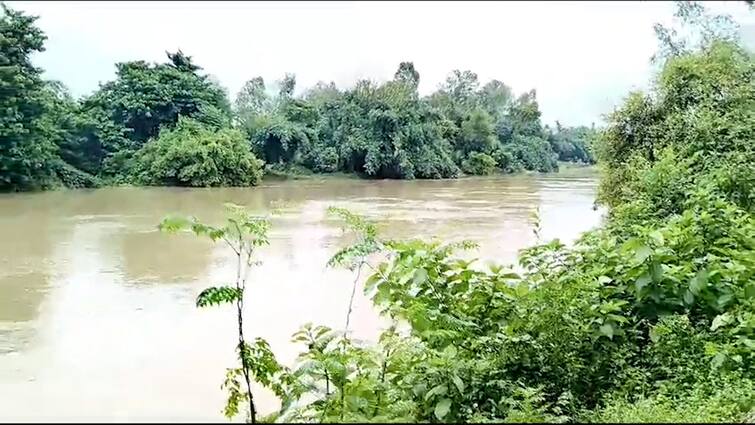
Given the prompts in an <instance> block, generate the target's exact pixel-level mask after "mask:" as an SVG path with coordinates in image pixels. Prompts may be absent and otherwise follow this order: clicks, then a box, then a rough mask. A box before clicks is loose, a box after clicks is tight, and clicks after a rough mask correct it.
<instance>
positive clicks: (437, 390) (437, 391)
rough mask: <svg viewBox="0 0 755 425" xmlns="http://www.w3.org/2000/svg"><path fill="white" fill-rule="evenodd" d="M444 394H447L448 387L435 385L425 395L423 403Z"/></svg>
mask: <svg viewBox="0 0 755 425" xmlns="http://www.w3.org/2000/svg"><path fill="white" fill-rule="evenodd" d="M446 393H448V386H446V385H445V384H440V385H436V386H434V387H433V388H432V389H431V390H430V391H428V392H427V393H426V394H425V401H427V400H430V399H431V398H433V397H434V396H436V395H444V394H446Z"/></svg>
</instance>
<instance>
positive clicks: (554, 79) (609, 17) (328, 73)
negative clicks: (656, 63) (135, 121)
mask: <svg viewBox="0 0 755 425" xmlns="http://www.w3.org/2000/svg"><path fill="white" fill-rule="evenodd" d="M8 5H10V6H11V7H13V8H16V9H22V10H25V11H27V12H29V13H31V14H34V15H39V16H40V19H39V20H38V21H37V23H38V25H39V26H40V27H41V28H42V30H43V31H44V32H45V33H46V34H47V36H48V37H49V38H48V41H47V43H46V48H47V50H46V51H45V52H44V53H41V54H39V55H38V56H36V57H35V63H36V64H37V65H38V66H41V67H43V68H44V69H45V70H46V71H47V73H46V76H47V77H48V78H52V79H57V80H60V81H62V82H63V83H64V84H65V85H66V86H67V87H68V88H69V89H70V90H71V92H72V93H73V94H74V95H76V96H80V95H84V94H88V93H91V92H92V91H93V90H95V89H96V88H97V86H98V84H99V83H100V82H105V81H108V80H110V79H112V78H113V77H114V74H115V67H114V63H115V62H120V61H128V60H138V59H142V60H147V61H159V62H163V61H164V60H165V59H166V58H165V51H166V50H171V51H174V50H176V49H177V48H181V49H182V50H183V51H184V53H186V54H188V55H191V56H193V58H194V61H195V63H197V64H199V65H200V66H202V67H203V68H204V70H205V71H206V72H207V73H209V74H212V75H214V76H216V77H217V78H218V79H219V80H220V82H221V83H222V84H223V85H224V86H225V87H226V88H227V89H228V90H229V93H230V94H231V96H233V95H235V93H236V92H237V91H238V90H239V88H240V87H241V85H242V84H243V83H244V82H245V81H246V80H248V79H250V78H253V77H255V76H257V75H261V76H262V77H263V78H264V79H265V82H267V83H272V82H274V81H275V80H277V79H279V78H281V77H282V76H283V74H284V73H285V72H293V73H295V74H296V77H297V93H298V92H301V91H302V90H304V89H305V88H306V87H309V86H312V85H313V84H315V83H316V82H317V81H318V80H323V81H326V82H327V81H331V80H332V81H335V82H336V84H337V85H338V86H339V87H347V86H350V85H351V84H353V83H354V82H355V81H356V80H357V79H359V78H370V79H374V80H378V81H384V80H386V79H390V78H392V76H393V73H394V72H395V70H396V68H397V67H398V64H399V62H401V61H404V60H409V61H413V62H414V65H415V67H416V69H417V70H418V71H419V73H420V86H419V90H420V92H421V93H422V94H427V93H430V92H432V91H434V90H435V89H436V88H437V86H438V84H439V83H440V82H441V81H443V80H444V79H445V77H446V75H447V74H448V73H449V72H450V71H451V70H453V69H456V68H458V69H470V70H472V71H474V72H476V73H477V74H478V76H479V78H480V81H481V82H482V83H484V82H486V81H488V80H490V79H494V78H495V79H499V80H501V81H503V82H504V83H506V84H508V85H509V86H511V87H512V88H513V90H514V92H515V93H516V94H519V93H521V92H524V91H526V90H529V89H531V88H535V89H536V90H537V96H538V101H539V103H540V107H541V110H542V111H543V121H544V122H545V123H552V122H553V121H555V120H556V119H558V120H560V121H561V122H562V123H565V124H569V125H577V124H586V125H589V124H590V123H591V122H593V121H595V122H596V123H598V122H600V116H601V114H603V113H605V112H608V111H609V110H610V109H611V108H612V107H613V105H615V104H616V103H617V102H619V101H620V100H621V98H622V97H623V96H624V95H625V94H626V92H627V91H628V90H629V89H630V88H633V87H634V88H644V87H646V86H647V83H648V81H649V77H650V75H651V66H650V64H649V58H650V56H651V55H652V54H653V53H654V52H655V50H656V46H657V43H656V40H655V36H654V33H653V29H652V26H653V23H655V22H669V20H670V19H671V16H672V13H673V10H674V6H673V4H672V3H670V2H583V3H577V2H552V3H551V2H500V3H494V2H477V3H476V2H437V3H434V2H414V3H412V2H387V3H379V2H374V3H373V2H290V3H282V2H270V3H265V2H253V3H252V2H249V3H244V2H152V1H151V2H8ZM707 6H709V7H711V8H712V9H714V10H717V11H725V12H727V13H730V14H732V15H733V16H735V18H737V20H738V21H739V22H740V23H743V24H744V26H743V27H744V30H745V31H746V32H747V34H746V35H747V36H748V37H749V36H752V30H753V26H752V25H751V24H752V19H751V18H752V13H751V12H748V10H747V7H746V5H744V3H743V2H741V1H740V2H724V3H716V4H708V5H707Z"/></svg>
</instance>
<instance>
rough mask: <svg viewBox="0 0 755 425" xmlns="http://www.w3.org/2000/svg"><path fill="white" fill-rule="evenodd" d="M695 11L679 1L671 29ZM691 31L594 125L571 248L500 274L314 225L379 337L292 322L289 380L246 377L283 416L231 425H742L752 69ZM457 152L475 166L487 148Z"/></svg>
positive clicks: (750, 278) (436, 250) (724, 43)
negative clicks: (594, 168) (331, 239)
mask: <svg viewBox="0 0 755 425" xmlns="http://www.w3.org/2000/svg"><path fill="white" fill-rule="evenodd" d="M704 13H705V11H704V9H702V8H701V7H700V6H699V5H697V4H695V3H681V4H680V6H679V12H678V16H679V17H680V18H682V20H683V21H685V22H688V23H689V22H694V21H695V19H698V20H699V19H700V18H701V17H704V15H703V14H704ZM703 29H704V30H707V31H709V32H707V33H706V32H703V35H708V37H703V38H702V40H701V41H700V42H699V43H698V44H695V45H691V46H689V47H687V48H677V49H676V50H666V55H665V57H663V58H662V59H660V63H661V67H660V69H659V73H658V78H657V79H656V80H655V83H654V85H653V86H652V88H651V89H650V90H649V91H648V92H646V93H642V92H636V93H631V94H630V95H629V96H628V97H627V98H626V100H625V102H624V103H623V105H621V106H620V107H619V108H617V109H616V110H615V111H614V112H613V113H612V114H611V115H610V116H609V118H608V125H607V128H606V129H605V130H604V131H603V132H601V134H600V137H599V138H598V140H597V142H596V147H597V149H596V151H597V153H598V157H599V161H600V162H599V163H600V164H601V170H602V174H603V178H602V179H601V183H600V188H599V199H598V201H599V202H600V203H602V204H604V205H605V206H607V207H608V215H607V217H606V221H605V223H604V224H603V225H602V226H601V227H600V228H598V229H595V230H592V231H589V232H587V233H585V234H583V235H582V236H581V237H580V238H579V239H578V240H577V241H576V242H575V244H574V245H572V246H565V245H564V244H562V243H561V242H560V241H558V240H553V241H549V242H544V243H540V244H538V245H536V246H533V247H530V248H527V249H524V250H522V251H521V252H520V255H519V258H518V265H519V266H520V269H519V271H517V272H515V271H514V270H513V268H512V267H510V266H503V265H489V266H486V267H475V264H474V261H468V260H463V259H460V258H458V257H457V256H456V253H457V252H458V251H459V250H468V249H473V248H474V247H475V245H474V243H472V242H460V243H444V242H442V241H422V240H388V239H384V238H382V237H381V236H380V231H379V229H378V228H377V227H376V225H375V224H373V223H371V222H370V221H368V220H366V219H365V218H363V217H361V216H359V215H357V214H354V213H352V212H350V211H347V210H343V209H339V208H331V209H330V210H329V212H330V213H331V214H332V215H334V216H335V217H336V218H338V219H340V220H341V222H343V223H344V225H345V228H346V229H348V230H349V231H351V232H353V234H354V236H355V242H354V244H353V245H350V246H347V247H345V248H343V249H341V250H340V251H338V252H337V253H335V254H334V256H333V257H332V259H331V260H330V262H329V263H328V264H329V265H330V266H334V267H346V268H349V269H350V270H352V271H354V272H355V275H356V279H355V280H354V281H353V282H351V286H350V287H349V288H348V289H347V288H345V289H344V290H349V291H351V293H352V298H351V299H352V302H353V293H354V291H355V290H356V288H357V281H358V280H359V278H360V276H361V274H362V272H366V273H367V278H366V280H365V282H364V291H365V293H366V294H367V296H368V297H369V298H370V299H371V300H372V302H373V304H374V306H375V307H376V308H377V309H378V310H379V311H380V312H381V314H382V315H384V316H385V317H387V318H389V319H390V321H391V323H392V325H391V326H389V327H388V328H387V329H385V330H384V331H383V332H382V334H381V336H380V338H379V340H378V341H375V342H365V341H359V340H356V339H354V338H353V337H352V335H351V334H350V333H349V331H348V327H349V326H348V324H349V315H350V314H351V305H349V308H348V310H346V317H345V323H346V325H345V327H344V329H343V330H342V329H330V328H327V327H323V326H317V325H315V324H305V325H304V326H303V327H302V328H301V331H299V332H298V333H296V334H295V335H294V336H293V342H297V343H301V348H302V351H301V355H300V357H299V360H298V361H297V362H296V363H295V364H293V365H290V366H286V365H282V364H279V363H278V362H277V361H275V360H274V357H273V356H272V354H271V353H270V352H269V350H268V351H264V350H261V351H260V353H262V354H261V355H260V358H259V360H255V365H256V366H255V367H254V368H252V369H253V370H254V379H256V380H257V381H258V382H260V383H262V384H263V385H265V386H267V387H269V388H270V389H272V390H273V391H274V392H275V393H276V394H277V395H278V397H279V398H280V399H281V402H282V406H281V408H280V409H279V410H278V411H277V412H275V413H274V414H272V415H270V416H268V417H264V418H259V417H256V416H255V415H254V414H252V415H251V416H250V417H248V419H249V420H251V421H252V422H254V421H278V422H289V421H297V422H298V421H301V422H572V421H580V422H741V421H745V420H748V421H751V420H752V418H753V417H755V222H754V221H753V211H754V207H755V202H754V201H755V196H754V195H755V169H754V168H753V167H752V164H753V163H755V148H754V147H753V136H754V135H755V85H753V82H754V81H753V77H754V76H755V62H754V61H753V55H752V53H751V52H749V51H747V50H746V49H745V48H743V47H742V46H741V45H740V44H738V43H737V42H736V40H731V39H728V38H727V37H722V36H720V34H717V33H713V35H716V36H710V35H711V32H710V31H712V30H711V28H707V29H706V28H703ZM661 33H663V32H661ZM661 39H662V41H664V39H663V38H661ZM667 41H668V40H666V42H667ZM664 46H665V44H664ZM675 46H677V47H678V46H679V44H675ZM666 47H668V46H666ZM406 74H407V75H410V76H411V75H414V74H413V73H411V72H407V73H406ZM402 75H403V74H402ZM481 122H485V120H484V119H482V120H480V121H477V118H475V124H469V125H467V126H466V128H467V129H468V128H469V127H470V126H471V127H478V126H484V124H480V123H481ZM459 128H460V129H461V131H462V132H463V131H464V128H465V126H464V125H462V126H461V127H459ZM465 140H467V141H468V142H470V143H473V144H474V148H470V152H479V150H477V149H479V147H480V146H484V145H486V144H487V143H488V142H490V140H492V139H486V138H468V139H465ZM471 158H472V157H471V156H470V157H469V159H468V160H467V161H469V166H470V167H471V166H480V167H482V168H485V167H487V166H486V165H485V164H486V162H487V160H485V159H480V158H477V159H474V160H472V159H471ZM166 220H167V221H166V222H164V223H170V220H171V219H166ZM232 290H233V288H229V289H228V293H229V294H233V296H232V297H230V298H229V301H232V300H235V299H237V298H236V297H237V295H236V293H235V292H233V291H232ZM204 296H206V293H205V292H203V293H202V294H200V298H199V299H198V302H199V301H201V300H202V299H203V297H204ZM238 397H239V396H238V394H236V393H233V392H232V393H231V396H230V398H229V405H234V403H238V402H237V401H235V400H236V398H238ZM243 397H245V398H244V400H250V399H252V394H251V392H249V393H248V394H246V395H243ZM228 412H229V410H228V409H226V413H228ZM232 412H235V410H232ZM230 416H231V415H229V417H230Z"/></svg>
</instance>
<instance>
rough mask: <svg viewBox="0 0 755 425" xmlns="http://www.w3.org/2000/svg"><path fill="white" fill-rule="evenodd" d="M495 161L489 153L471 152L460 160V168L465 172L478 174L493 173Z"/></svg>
mask: <svg viewBox="0 0 755 425" xmlns="http://www.w3.org/2000/svg"><path fill="white" fill-rule="evenodd" d="M495 165H496V161H495V159H493V157H491V156H490V155H487V154H484V153H480V152H471V153H470V154H469V157H468V158H467V159H465V160H464V161H462V162H461V169H462V171H464V172H465V173H467V174H474V175H478V176H482V175H487V174H493V172H494V171H495Z"/></svg>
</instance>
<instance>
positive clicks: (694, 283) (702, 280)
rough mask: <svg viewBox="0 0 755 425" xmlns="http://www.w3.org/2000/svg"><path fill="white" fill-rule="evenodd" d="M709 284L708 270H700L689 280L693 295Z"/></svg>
mask: <svg viewBox="0 0 755 425" xmlns="http://www.w3.org/2000/svg"><path fill="white" fill-rule="evenodd" d="M707 285H708V272H707V271H706V270H700V271H698V272H697V274H696V275H695V277H693V278H692V279H690V281H689V290H690V292H692V294H693V295H698V294H700V291H702V290H703V289H705V287H706V286H707Z"/></svg>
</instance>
